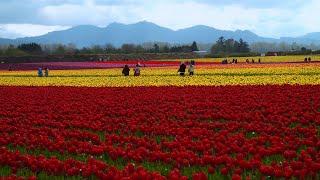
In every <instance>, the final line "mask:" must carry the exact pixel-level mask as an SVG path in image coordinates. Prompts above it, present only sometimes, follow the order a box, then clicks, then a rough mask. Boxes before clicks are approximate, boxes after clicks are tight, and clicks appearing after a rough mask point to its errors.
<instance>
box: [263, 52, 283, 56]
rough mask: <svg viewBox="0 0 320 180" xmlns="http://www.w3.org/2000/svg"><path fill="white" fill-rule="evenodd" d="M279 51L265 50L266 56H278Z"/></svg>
mask: <svg viewBox="0 0 320 180" xmlns="http://www.w3.org/2000/svg"><path fill="white" fill-rule="evenodd" d="M280 54H281V52H267V54H266V56H279V55H280Z"/></svg>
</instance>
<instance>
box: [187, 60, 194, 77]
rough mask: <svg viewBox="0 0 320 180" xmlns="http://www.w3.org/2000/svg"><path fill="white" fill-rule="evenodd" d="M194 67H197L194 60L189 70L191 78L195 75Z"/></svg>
mask: <svg viewBox="0 0 320 180" xmlns="http://www.w3.org/2000/svg"><path fill="white" fill-rule="evenodd" d="M194 65H195V62H194V61H193V60H192V61H191V62H190V65H189V69H188V71H189V75H190V76H193V75H194V68H195V67H194Z"/></svg>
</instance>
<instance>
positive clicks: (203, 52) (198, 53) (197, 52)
mask: <svg viewBox="0 0 320 180" xmlns="http://www.w3.org/2000/svg"><path fill="white" fill-rule="evenodd" d="M193 53H196V54H197V55H199V56H205V55H207V54H208V51H193Z"/></svg>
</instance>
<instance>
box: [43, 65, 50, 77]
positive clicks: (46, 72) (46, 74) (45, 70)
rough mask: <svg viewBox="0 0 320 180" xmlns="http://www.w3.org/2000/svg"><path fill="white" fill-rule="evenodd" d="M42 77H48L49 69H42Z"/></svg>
mask: <svg viewBox="0 0 320 180" xmlns="http://www.w3.org/2000/svg"><path fill="white" fill-rule="evenodd" d="M44 76H45V77H49V68H47V67H46V68H45V69H44Z"/></svg>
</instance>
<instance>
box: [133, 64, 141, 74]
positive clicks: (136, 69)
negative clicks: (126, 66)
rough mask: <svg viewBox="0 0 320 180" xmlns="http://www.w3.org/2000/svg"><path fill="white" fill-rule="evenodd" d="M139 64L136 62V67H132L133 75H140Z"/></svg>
mask: <svg viewBox="0 0 320 180" xmlns="http://www.w3.org/2000/svg"><path fill="white" fill-rule="evenodd" d="M140 67H141V66H140V65H139V64H137V65H136V67H135V68H134V76H140V71H141V70H140Z"/></svg>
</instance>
